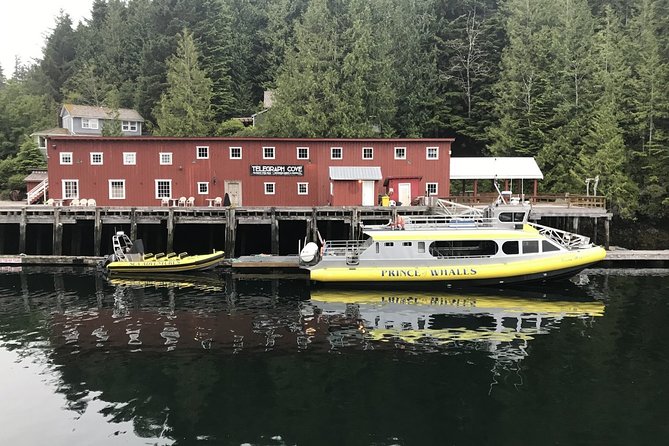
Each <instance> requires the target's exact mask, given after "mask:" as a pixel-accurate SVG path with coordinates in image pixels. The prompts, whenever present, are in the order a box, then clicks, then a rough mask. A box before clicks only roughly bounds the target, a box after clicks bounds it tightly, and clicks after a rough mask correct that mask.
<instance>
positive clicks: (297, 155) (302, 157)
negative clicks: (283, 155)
mask: <svg viewBox="0 0 669 446" xmlns="http://www.w3.org/2000/svg"><path fill="white" fill-rule="evenodd" d="M300 150H306V151H307V154H306V156H300ZM295 156H296V157H297V159H298V160H308V159H309V147H298V148H297V154H296V155H295Z"/></svg>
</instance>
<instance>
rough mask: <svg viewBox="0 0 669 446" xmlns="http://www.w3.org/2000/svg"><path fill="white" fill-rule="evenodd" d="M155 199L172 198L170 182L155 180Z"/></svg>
mask: <svg viewBox="0 0 669 446" xmlns="http://www.w3.org/2000/svg"><path fill="white" fill-rule="evenodd" d="M156 198H172V180H156Z"/></svg>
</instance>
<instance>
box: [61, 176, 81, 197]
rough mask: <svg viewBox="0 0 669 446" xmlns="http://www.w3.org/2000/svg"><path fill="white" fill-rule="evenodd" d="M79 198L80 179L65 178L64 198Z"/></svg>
mask: <svg viewBox="0 0 669 446" xmlns="http://www.w3.org/2000/svg"><path fill="white" fill-rule="evenodd" d="M74 198H79V180H63V199H64V200H68V199H74Z"/></svg>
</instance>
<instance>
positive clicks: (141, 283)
mask: <svg viewBox="0 0 669 446" xmlns="http://www.w3.org/2000/svg"><path fill="white" fill-rule="evenodd" d="M107 280H108V282H109V284H110V285H112V286H117V287H128V288H179V289H187V288H192V289H197V290H201V291H224V290H225V283H224V282H223V281H222V280H221V278H220V276H219V275H217V274H211V273H209V274H208V273H200V274H174V275H170V274H163V275H160V276H156V275H155V274H154V275H137V274H132V275H123V274H114V275H113V276H110V277H108V279H107Z"/></svg>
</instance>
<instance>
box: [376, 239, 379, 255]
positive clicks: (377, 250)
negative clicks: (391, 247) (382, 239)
mask: <svg viewBox="0 0 669 446" xmlns="http://www.w3.org/2000/svg"><path fill="white" fill-rule="evenodd" d="M376 253H377V254H378V253H379V242H376Z"/></svg>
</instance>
